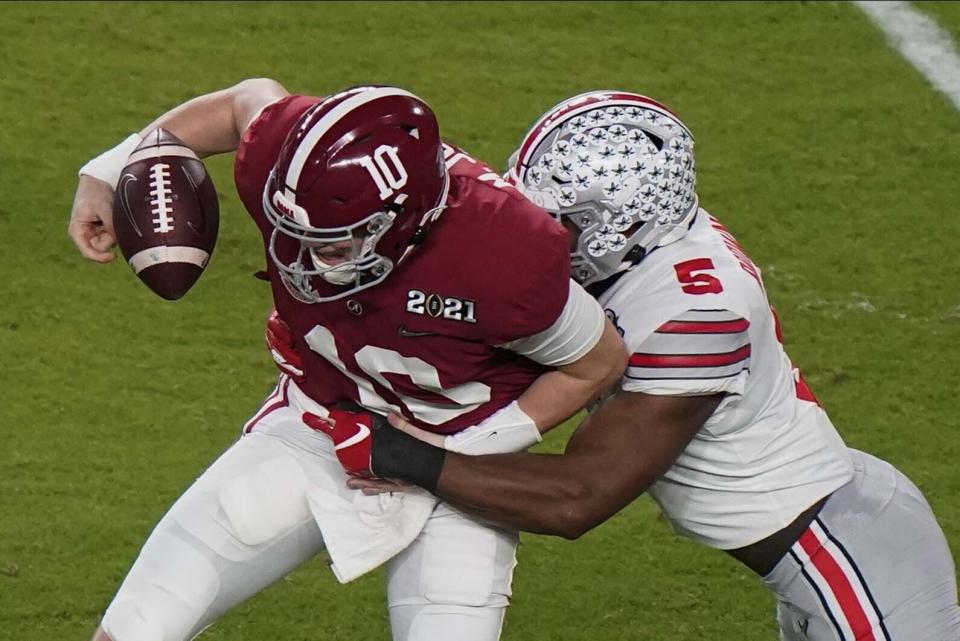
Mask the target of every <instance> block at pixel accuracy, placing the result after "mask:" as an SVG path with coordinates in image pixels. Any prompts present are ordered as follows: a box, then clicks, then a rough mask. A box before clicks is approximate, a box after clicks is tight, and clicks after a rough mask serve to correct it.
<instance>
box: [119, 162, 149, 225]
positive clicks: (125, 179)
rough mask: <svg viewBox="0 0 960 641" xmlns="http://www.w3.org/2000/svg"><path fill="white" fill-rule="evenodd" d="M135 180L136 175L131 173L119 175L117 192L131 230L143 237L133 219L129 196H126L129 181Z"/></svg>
mask: <svg viewBox="0 0 960 641" xmlns="http://www.w3.org/2000/svg"><path fill="white" fill-rule="evenodd" d="M135 182H137V177H136V176H134V175H133V174H124V175H123V176H121V177H120V184H119V185H118V186H117V193H118V194H120V202H121V203H123V213H124V214H126V215H127V220H128V221H129V222H130V226H131V227H132V228H133V231H134V232H135V233H136V234H137V236H139V237H140V238H143V232H142V231H140V226H139V225H137V221H136V220H134V219H133V212H132V211H130V198H129V196H127V187H129V186H130V185H131V183H135Z"/></svg>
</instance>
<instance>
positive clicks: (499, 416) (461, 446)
mask: <svg viewBox="0 0 960 641" xmlns="http://www.w3.org/2000/svg"><path fill="white" fill-rule="evenodd" d="M542 440H543V437H542V436H541V435H540V430H539V429H538V428H537V424H536V423H535V422H534V420H533V419H532V418H530V417H529V416H528V415H527V413H526V412H524V411H523V410H522V409H520V405H519V404H518V403H517V402H516V401H513V402H512V403H510V404H509V405H507V406H506V407H503V408H501V409H500V410H499V411H498V412H496V413H495V414H493V415H492V416H490V417H488V418H487V419H486V420H484V421H483V422H481V423H479V424H477V425H474V426H472V427H468V428H467V429H465V430H463V431H462V432H458V433H456V434H452V435H450V436H448V437H447V438H445V439H444V440H443V447H444V448H446V449H448V450H450V451H451V452H459V453H460V454H469V455H471V456H477V455H479V454H507V453H509V452H520V451H522V450H525V449H527V448H528V447H530V446H531V445H533V444H535V443H539V442H540V441H542Z"/></svg>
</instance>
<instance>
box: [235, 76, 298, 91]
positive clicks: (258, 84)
mask: <svg viewBox="0 0 960 641" xmlns="http://www.w3.org/2000/svg"><path fill="white" fill-rule="evenodd" d="M234 90H235V91H237V92H249V91H254V92H271V93H272V92H284V93H286V89H285V88H284V87H283V85H281V84H280V83H279V82H277V81H276V80H274V79H273V78H247V79H246V80H241V81H240V82H238V83H237V84H236V85H234Z"/></svg>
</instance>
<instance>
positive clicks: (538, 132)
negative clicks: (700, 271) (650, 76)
mask: <svg viewBox="0 0 960 641" xmlns="http://www.w3.org/2000/svg"><path fill="white" fill-rule="evenodd" d="M507 179H508V180H509V181H511V182H512V183H513V184H514V185H516V186H517V188H518V189H520V190H521V191H523V192H524V194H525V195H526V196H527V197H528V198H529V199H530V200H532V201H533V202H535V203H536V204H538V205H540V206H541V207H543V208H544V209H546V210H547V211H549V212H551V213H553V214H554V215H556V217H557V218H558V219H559V220H561V221H564V220H568V221H570V222H572V223H573V224H574V225H575V226H576V228H577V229H579V230H580V236H579V238H578V240H577V244H576V247H575V248H574V249H573V250H572V251H571V272H572V275H573V277H574V278H575V279H576V280H577V281H578V282H579V283H580V284H582V285H584V286H586V285H589V284H591V283H594V282H597V281H601V280H604V279H606V278H609V277H610V276H612V275H614V274H616V273H618V272H621V271H624V270H626V269H629V268H630V267H631V266H633V265H635V264H637V263H638V262H639V261H640V259H642V258H643V257H644V256H645V255H646V254H647V253H649V252H650V251H652V250H653V249H655V248H656V247H659V246H662V245H666V244H667V243H670V242H673V241H675V240H677V239H679V238H681V237H682V236H683V235H684V234H686V232H687V229H688V228H689V226H690V224H691V221H692V220H693V218H694V216H695V215H696V212H697V207H698V201H697V192H696V167H695V163H694V158H693V136H692V134H691V133H690V130H689V129H687V127H686V125H684V124H683V123H682V122H681V121H680V119H679V118H678V117H677V116H676V115H675V114H674V113H673V112H671V111H670V110H669V109H667V108H666V107H664V106H663V105H661V104H660V103H658V102H656V101H654V100H651V99H650V98H647V97H646V96H641V95H639V94H634V93H627V92H624V91H591V92H589V93H584V94H580V95H579V96H574V97H573V98H568V99H567V100H564V101H563V102H561V103H560V104H558V105H556V106H555V107H553V108H552V109H550V110H549V111H547V113H545V114H544V115H543V116H542V117H541V118H540V119H539V120H537V122H536V123H535V124H534V125H533V127H532V128H531V129H530V131H528V132H527V134H526V135H525V136H524V138H523V141H522V142H521V144H520V148H519V149H518V150H517V151H516V152H514V154H513V155H512V156H511V157H510V161H509V166H508V169H507Z"/></svg>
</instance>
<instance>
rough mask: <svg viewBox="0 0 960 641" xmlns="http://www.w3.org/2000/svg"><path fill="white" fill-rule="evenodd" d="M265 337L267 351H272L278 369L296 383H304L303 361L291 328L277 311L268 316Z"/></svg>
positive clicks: (274, 310)
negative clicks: (294, 341) (295, 345)
mask: <svg viewBox="0 0 960 641" xmlns="http://www.w3.org/2000/svg"><path fill="white" fill-rule="evenodd" d="M265 337H266V340H267V349H268V350H270V355H271V356H272V357H273V362H274V363H276V364H277V369H279V370H280V371H281V372H283V373H284V374H287V375H288V376H290V378H292V379H293V381H294V382H295V383H297V384H300V383H303V378H304V376H303V360H302V359H301V358H300V354H298V353H297V350H296V348H295V347H294V346H293V335H292V334H291V333H290V326H289V325H287V324H286V322H284V320H283V319H282V318H280V314H278V313H277V310H276V309H273V310H271V311H270V315H269V316H267V327H266V331H265Z"/></svg>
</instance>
